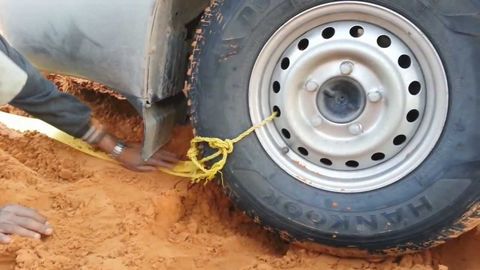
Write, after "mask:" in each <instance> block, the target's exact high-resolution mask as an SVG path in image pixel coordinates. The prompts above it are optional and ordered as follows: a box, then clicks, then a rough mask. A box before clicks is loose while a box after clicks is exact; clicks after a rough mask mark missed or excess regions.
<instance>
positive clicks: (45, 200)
mask: <svg viewBox="0 0 480 270" xmlns="http://www.w3.org/2000/svg"><path fill="white" fill-rule="evenodd" d="M51 79H52V80H54V81H56V82H57V83H58V84H59V85H60V86H63V87H68V88H69V89H73V90H74V91H72V92H74V93H75V94H76V95H77V96H79V97H80V98H81V99H82V100H84V101H86V102H87V103H88V104H89V105H90V106H92V107H93V108H94V115H95V116H96V117H97V118H99V119H101V120H102V121H103V122H104V123H106V124H107V125H108V128H109V129H110V130H111V131H113V132H115V133H116V134H117V136H119V137H121V138H124V139H126V140H128V141H139V140H140V138H141V136H142V127H141V121H140V119H139V118H138V117H137V116H136V115H135V111H134V110H133V109H132V108H131V107H129V105H128V103H127V102H126V101H124V100H119V99H117V98H115V97H112V96H111V95H108V94H102V93H98V92H91V91H89V89H97V88H99V86H97V85H96V84H92V83H89V82H85V81H71V80H65V79H63V78H60V77H55V76H54V77H51ZM97 90H98V89H97ZM8 110H10V111H14V112H16V113H20V112H19V111H18V110H13V109H11V108H8ZM130 131H131V132H130ZM191 137H192V132H191V128H190V127H189V126H185V127H178V128H177V129H176V130H175V136H174V139H173V141H172V142H171V143H170V144H169V146H168V147H167V148H168V149H170V150H172V151H174V152H176V153H178V154H180V155H181V154H183V153H184V152H185V151H186V149H187V148H188V142H189V140H190V138H191ZM0 162H1V163H2V166H3V168H2V170H1V172H0V194H1V196H0V205H2V204H5V203H19V204H23V205H27V206H30V207H35V208H37V209H39V210H40V211H41V212H42V213H43V214H44V215H46V216H48V218H49V220H50V223H51V224H53V226H54V227H55V233H54V235H53V236H52V237H48V238H45V239H42V240H41V241H35V240H27V239H21V238H15V239H14V243H13V244H11V245H9V246H0V269H49V270H50V269H112V270H122V269H211V270H214V269H219V270H220V269H222V270H223V269H241V270H254V269H256V270H272V269H320V270H350V269H358V270H361V269H364V270H366V269H372V270H373V269H376V270H406V269H415V270H430V269H441V270H446V269H451V270H457V269H458V270H470V269H472V270H474V269H480V256H476V253H477V252H478V250H479V248H480V233H478V232H477V231H473V232H471V233H469V234H467V235H465V236H463V237H461V238H460V239H457V240H453V241H452V242H450V243H448V244H447V245H445V246H442V247H440V248H436V249H434V250H430V251H425V252H423V253H421V254H414V255H407V256H402V257H398V258H386V259H385V260H383V261H380V262H378V261H377V262H369V261H367V260H359V259H345V258H338V257H334V256H330V255H326V254H320V253H316V252H313V251H308V250H305V249H302V248H299V247H295V246H292V245H289V244H288V243H285V242H283V241H282V240H280V239H279V238H278V237H277V236H276V235H273V234H271V233H269V232H266V231H264V230H263V229H261V228H260V227H258V226H257V225H256V224H254V223H253V222H252V221H250V219H248V218H247V217H246V216H244V215H243V214H242V212H241V211H239V210H237V209H235V208H234V207H233V206H232V205H231V203H230V202H229V201H228V199H227V198H226V197H225V196H224V195H223V193H222V191H221V190H220V188H218V186H216V185H215V184H211V185H208V186H203V185H190V184H189V182H188V181H186V180H184V179H180V178H176V177H172V176H169V175H165V174H162V173H160V172H159V173H149V174H140V173H135V172H130V171H128V170H126V169H124V168H122V167H120V166H118V165H116V164H112V163H108V162H105V161H100V160H96V159H94V158H92V157H89V156H86V155H84V154H82V153H79V152H76V151H75V150H72V149H70V148H68V147H67V146H64V145H61V144H59V143H57V142H54V141H52V140H50V139H48V138H45V137H43V136H41V135H38V134H20V133H17V132H14V131H11V130H8V129H7V128H5V127H0Z"/></svg>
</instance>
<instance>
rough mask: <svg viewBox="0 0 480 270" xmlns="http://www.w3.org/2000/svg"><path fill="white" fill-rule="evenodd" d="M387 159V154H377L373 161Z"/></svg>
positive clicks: (374, 155)
mask: <svg viewBox="0 0 480 270" xmlns="http://www.w3.org/2000/svg"><path fill="white" fill-rule="evenodd" d="M384 159H385V154H384V153H375V154H373V156H372V160H373V161H381V160H384Z"/></svg>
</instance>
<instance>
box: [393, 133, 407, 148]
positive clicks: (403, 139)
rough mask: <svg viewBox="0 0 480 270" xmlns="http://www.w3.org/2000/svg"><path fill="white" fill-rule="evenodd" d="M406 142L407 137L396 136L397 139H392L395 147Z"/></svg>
mask: <svg viewBox="0 0 480 270" xmlns="http://www.w3.org/2000/svg"><path fill="white" fill-rule="evenodd" d="M406 141H407V136H405V135H398V136H397V137H395V139H393V144H394V145H396V146H399V145H402V144H403V143H405V142H406Z"/></svg>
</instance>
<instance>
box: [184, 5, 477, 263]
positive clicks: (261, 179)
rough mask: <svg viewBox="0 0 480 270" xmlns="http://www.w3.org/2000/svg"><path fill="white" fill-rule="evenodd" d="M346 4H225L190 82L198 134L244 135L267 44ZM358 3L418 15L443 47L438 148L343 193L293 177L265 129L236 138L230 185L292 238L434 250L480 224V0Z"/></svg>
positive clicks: (201, 33)
mask: <svg viewBox="0 0 480 270" xmlns="http://www.w3.org/2000/svg"><path fill="white" fill-rule="evenodd" d="M344 3H352V2H348V1H330V0H310V1H301V0H295V1H291V0H278V1H269V0H262V1H228V0H224V1H214V2H213V3H212V5H211V6H210V7H209V8H208V9H207V10H206V12H205V14H204V16H203V18H202V20H201V23H200V28H199V30H197V34H196V37H195V42H194V49H193V56H192V61H191V68H190V74H189V75H190V79H189V81H188V89H189V92H188V95H189V100H190V103H191V104H190V105H191V109H192V122H193V125H194V128H195V132H196V134H197V135H201V136H207V137H220V138H233V137H236V136H237V135H238V134H239V133H241V132H242V131H244V130H246V129H247V128H249V127H250V126H252V125H253V124H255V123H256V121H252V113H251V109H252V108H250V106H251V103H250V101H249V98H250V97H249V91H251V90H250V88H251V79H252V71H253V70H254V69H255V65H256V63H257V59H258V58H259V56H260V55H261V54H262V51H263V50H264V48H265V46H266V44H267V43H268V42H269V40H270V39H271V38H272V36H274V35H275V33H278V32H277V31H279V29H280V28H281V27H282V26H283V25H285V24H287V23H288V22H289V21H291V20H292V18H295V17H296V16H299V14H302V13H303V12H307V11H308V10H311V9H313V8H317V9H321V7H323V6H325V5H329V4H344ZM354 3H357V4H360V5H362V4H371V5H375V6H377V7H381V8H384V9H386V10H389V11H392V12H394V13H396V14H399V15H400V16H402V17H403V18H406V20H408V21H409V22H411V23H412V24H413V25H414V26H415V27H417V28H418V29H420V31H421V32H422V33H423V34H424V35H425V37H426V38H427V39H428V40H429V41H430V42H431V44H432V45H433V47H434V48H435V51H436V52H437V53H438V55H439V58H440V59H441V61H442V63H443V66H444V71H445V74H446V79H447V81H448V114H446V116H445V121H444V123H443V128H441V130H440V132H439V135H438V138H434V139H432V141H435V143H434V145H433V146H432V149H430V150H429V152H428V153H426V154H425V157H424V158H422V162H421V163H420V164H417V165H416V166H415V168H413V169H411V172H409V173H408V174H406V175H404V176H402V177H401V179H398V180H396V181H392V182H391V183H389V184H388V185H385V186H382V187H378V188H373V189H372V190H366V191H363V190H362V191H353V192H342V191H337V190H332V189H331V188H321V187H315V186H312V185H311V184H309V183H308V182H309V179H299V177H294V176H292V175H293V174H292V173H291V172H290V173H289V172H287V171H286V170H285V169H284V168H283V167H282V166H280V165H279V164H278V162H276V161H275V160H273V159H272V154H269V153H268V151H266V148H265V146H264V144H262V141H261V139H260V137H259V136H260V135H259V133H258V132H257V134H256V135H252V136H250V137H248V138H247V139H245V140H244V141H242V142H240V143H238V144H237V145H236V146H235V151H234V153H233V154H232V155H231V156H230V157H229V160H228V163H227V165H226V167H225V169H224V171H223V178H224V180H225V185H226V187H227V189H228V194H229V195H230V196H231V198H232V200H233V201H234V203H235V204H236V205H237V206H238V207H239V208H241V209H243V210H244V211H245V212H246V213H247V214H248V215H249V216H251V217H252V218H253V219H254V220H255V221H256V222H258V223H261V224H262V225H263V226H264V227H265V228H267V229H271V230H275V231H277V232H278V233H280V235H281V236H282V237H283V238H285V239H286V240H289V241H293V242H299V243H318V244H321V245H326V246H331V247H337V248H347V249H349V250H350V249H351V250H354V249H355V250H357V249H358V250H361V252H360V253H361V254H365V253H368V254H390V253H405V252H412V251H418V250H422V249H425V248H429V247H432V246H435V245H438V244H440V243H443V242H444V241H446V240H447V239H450V238H453V237H457V236H459V235H460V234H462V233H463V232H465V231H466V230H469V229H471V228H473V227H475V226H476V225H478V224H479V221H480V219H479V218H480V211H479V208H478V201H479V198H480V143H479V142H480V129H479V128H478V126H477V124H478V123H480V119H479V116H480V111H479V108H480V76H479V75H480V74H479V71H478V68H476V64H477V63H480V46H479V36H480V31H479V30H478V29H480V28H479V27H478V26H479V25H480V19H479V18H478V17H476V16H474V14H476V13H478V11H479V10H480V4H479V2H478V1H470V0H460V1H448V0H441V1H421V0H415V1H396V0H371V1H356V2H354ZM474 11H475V12H474ZM469 14H472V15H469ZM340 17H341V14H340ZM379 26H380V27H382V25H379ZM318 27H321V25H318ZM410 34H411V33H410ZM262 91H263V90H262ZM265 91H272V90H271V89H269V88H268V89H266V90H265ZM433 91H435V90H433ZM432 93H434V92H432ZM429 95H430V96H431V94H429ZM427 97H428V95H427ZM426 102H428V98H427V101H426ZM440 107H441V106H440ZM269 109H270V112H272V110H271V109H272V108H269ZM283 110H284V111H286V112H287V113H289V112H288V108H283ZM282 113H283V112H282ZM264 116H266V115H264ZM277 125H278V124H277ZM291 132H295V131H291ZM424 140H428V137H427V138H426V139H425V138H424ZM272 151H273V150H272ZM427 154H428V155H427ZM352 185H353V184H352ZM354 253H355V254H359V253H358V252H356V251H355V252H354ZM352 254H353V253H352Z"/></svg>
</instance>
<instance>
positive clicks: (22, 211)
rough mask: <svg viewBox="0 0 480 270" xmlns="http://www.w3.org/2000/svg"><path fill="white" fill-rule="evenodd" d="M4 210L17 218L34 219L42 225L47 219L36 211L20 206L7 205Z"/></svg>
mask: <svg viewBox="0 0 480 270" xmlns="http://www.w3.org/2000/svg"><path fill="white" fill-rule="evenodd" d="M4 209H5V210H6V211H9V212H12V213H14V214H15V215H16V216H19V217H25V218H30V219H34V220H36V221H38V222H40V223H43V224H45V223H46V222H47V218H45V217H44V216H42V215H40V214H39V213H38V212H37V211H36V210H34V209H31V208H27V207H23V206H20V205H9V206H6V207H5V208H4Z"/></svg>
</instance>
